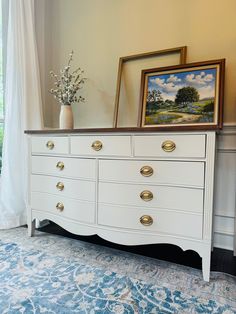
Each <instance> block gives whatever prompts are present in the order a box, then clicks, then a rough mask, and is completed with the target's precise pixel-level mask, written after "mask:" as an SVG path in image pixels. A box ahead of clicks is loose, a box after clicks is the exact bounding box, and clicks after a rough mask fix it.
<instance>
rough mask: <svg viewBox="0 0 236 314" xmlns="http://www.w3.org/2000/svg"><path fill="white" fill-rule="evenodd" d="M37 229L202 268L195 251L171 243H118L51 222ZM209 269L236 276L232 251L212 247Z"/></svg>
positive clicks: (235, 259)
mask: <svg viewBox="0 0 236 314" xmlns="http://www.w3.org/2000/svg"><path fill="white" fill-rule="evenodd" d="M39 230H40V231H43V232H49V233H53V234H58V235H62V236H66V237H69V238H73V239H78V240H81V241H87V242H90V243H95V244H99V245H104V246H107V247H111V248H115V249H119V250H123V251H127V252H132V253H135V254H140V255H145V256H149V257H153V258H157V259H161V260H166V261H169V262H173V263H177V264H182V265H186V266H191V267H194V268H198V269H201V268H202V260H201V258H200V256H199V255H198V254H197V253H196V252H194V251H182V249H180V248H179V247H177V246H175V245H171V244H151V245H138V246H125V245H118V244H114V243H112V242H108V241H106V240H103V239H101V238H100V237H98V236H78V235H75V234H72V233H70V232H68V231H66V230H64V229H63V228H61V227H59V226H58V225H56V224H55V223H52V222H51V223H50V224H49V225H47V226H45V227H42V228H40V229H39ZM211 270H212V271H219V272H224V273H228V274H231V275H234V276H236V257H234V256H233V251H229V250H224V249H218V248H214V250H213V252H212V256H211Z"/></svg>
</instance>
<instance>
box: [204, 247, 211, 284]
mask: <svg viewBox="0 0 236 314" xmlns="http://www.w3.org/2000/svg"><path fill="white" fill-rule="evenodd" d="M210 267H211V254H209V253H207V254H206V256H203V257H202V274H203V280H204V281H208V282H209V281H210Z"/></svg>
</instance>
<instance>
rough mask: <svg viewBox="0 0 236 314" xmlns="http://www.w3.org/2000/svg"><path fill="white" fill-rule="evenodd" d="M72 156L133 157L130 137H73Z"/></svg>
mask: <svg viewBox="0 0 236 314" xmlns="http://www.w3.org/2000/svg"><path fill="white" fill-rule="evenodd" d="M71 154H73V155H89V156H131V141H130V136H114V135H108V136H100V135H97V136H87V135H84V136H72V137H71Z"/></svg>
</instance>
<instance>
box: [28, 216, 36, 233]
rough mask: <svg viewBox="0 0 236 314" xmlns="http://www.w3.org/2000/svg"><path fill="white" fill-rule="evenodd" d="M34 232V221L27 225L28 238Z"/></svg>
mask: <svg viewBox="0 0 236 314" xmlns="http://www.w3.org/2000/svg"><path fill="white" fill-rule="evenodd" d="M34 232H35V219H34V220H33V221H31V222H29V223H28V236H29V237H33V236H34Z"/></svg>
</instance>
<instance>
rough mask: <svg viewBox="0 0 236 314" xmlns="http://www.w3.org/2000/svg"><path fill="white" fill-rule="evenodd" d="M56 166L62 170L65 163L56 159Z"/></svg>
mask: <svg viewBox="0 0 236 314" xmlns="http://www.w3.org/2000/svg"><path fill="white" fill-rule="evenodd" d="M56 167H57V168H58V169H59V170H63V169H64V167H65V165H64V163H63V162H62V161H58V163H57V165H56Z"/></svg>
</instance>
